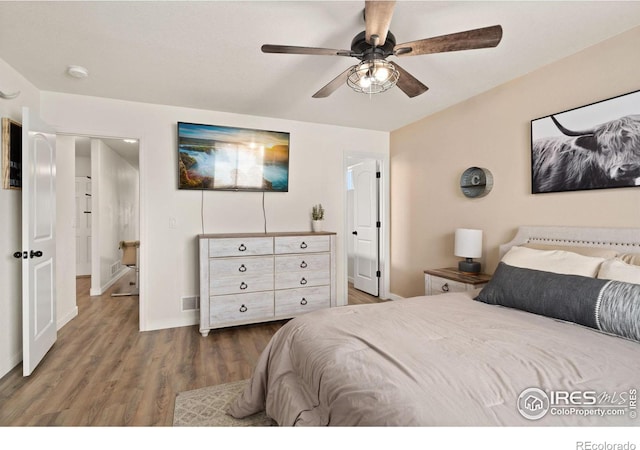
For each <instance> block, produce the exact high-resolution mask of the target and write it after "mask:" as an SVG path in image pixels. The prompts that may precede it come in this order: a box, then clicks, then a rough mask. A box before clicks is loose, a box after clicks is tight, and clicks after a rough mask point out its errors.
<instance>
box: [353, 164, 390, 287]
mask: <svg viewBox="0 0 640 450" xmlns="http://www.w3.org/2000/svg"><path fill="white" fill-rule="evenodd" d="M344 170H345V179H346V190H345V205H346V213H345V246H344V247H345V267H346V271H347V273H346V278H347V280H348V283H347V286H348V288H350V289H351V290H350V292H353V289H356V290H357V291H360V292H364V293H366V294H368V295H370V296H373V297H380V298H387V286H388V280H389V278H388V269H387V257H386V255H387V254H388V248H389V247H388V245H389V244H388V239H389V230H388V223H389V221H388V208H387V205H388V181H387V174H388V172H389V170H388V158H386V157H384V156H383V155H379V154H375V153H373V154H367V153H355V152H353V153H347V154H346V155H345V161H344ZM346 295H347V298H349V293H347V294H346Z"/></svg>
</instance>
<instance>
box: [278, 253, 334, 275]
mask: <svg viewBox="0 0 640 450" xmlns="http://www.w3.org/2000/svg"><path fill="white" fill-rule="evenodd" d="M330 261H331V257H330V256H329V254H328V253H326V254H313V255H287V256H282V255H278V256H276V272H277V273H281V272H312V271H315V270H326V271H327V272H328V271H329V264H330Z"/></svg>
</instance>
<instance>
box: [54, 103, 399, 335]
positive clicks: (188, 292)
mask: <svg viewBox="0 0 640 450" xmlns="http://www.w3.org/2000/svg"><path fill="white" fill-rule="evenodd" d="M42 114H43V118H44V119H45V120H46V121H47V122H49V123H50V124H51V125H52V126H53V127H54V128H56V129H57V130H58V131H59V132H65V133H73V134H82V135H93V136H105V137H134V138H138V139H139V140H140V175H141V185H140V192H141V205H140V211H141V219H140V221H141V235H140V240H141V247H140V258H141V261H140V265H141V268H140V274H141V285H140V290H141V328H142V329H143V330H152V329H159V328H168V327H177V326H184V325H192V324H195V323H197V321H198V317H197V314H195V313H194V312H182V311H181V301H180V298H181V297H183V296H193V295H198V291H199V290H198V267H197V245H196V236H197V235H198V234H199V233H202V232H203V231H204V232H206V233H214V232H261V231H263V229H264V224H263V217H262V206H261V204H262V194H261V193H243V192H204V193H202V192H200V191H181V190H178V189H177V184H178V183H177V172H178V170H177V135H176V124H177V122H178V121H184V122H194V123H205V124H216V125H227V126H237V127H245V128H259V129H267V130H278V131H288V132H290V133H291V151H290V157H291V160H290V183H289V192H288V193H267V194H266V196H265V206H266V215H267V227H268V231H309V230H310V229H311V223H310V213H311V207H312V205H314V204H316V203H322V204H323V206H325V209H326V217H325V229H326V230H332V231H338V232H339V235H338V239H337V246H338V254H339V255H342V254H343V247H342V246H343V245H344V244H343V243H344V237H343V236H342V233H340V231H341V230H343V229H344V211H345V205H344V200H343V199H344V197H345V196H344V189H345V186H344V174H343V154H344V152H345V151H359V152H369V153H370V152H374V153H380V154H382V155H388V152H389V134H388V133H386V132H375V131H370V130H360V129H352V128H344V127H337V126H329V125H317V124H309V123H302V122H296V121H287V120H280V119H271V118H265V117H254V116H244V115H238V114H230V113H223V112H215V111H205V110H196V109H189V108H178V107H171V106H165V105H152V104H143V103H134V102H125V101H120V100H109V99H100V98H95V97H86V96H78V95H67V94H59V93H53V92H43V93H42ZM201 205H202V216H203V217H204V228H203V225H202V223H201ZM343 266H344V264H343V261H342V259H341V258H339V259H338V267H337V271H338V280H337V282H338V286H337V287H338V292H343V290H344V287H345V283H346V277H345V275H346V267H343Z"/></svg>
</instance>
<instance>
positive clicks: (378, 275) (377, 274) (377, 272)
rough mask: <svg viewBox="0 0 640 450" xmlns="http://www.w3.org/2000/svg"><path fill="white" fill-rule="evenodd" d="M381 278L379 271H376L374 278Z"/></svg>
mask: <svg viewBox="0 0 640 450" xmlns="http://www.w3.org/2000/svg"><path fill="white" fill-rule="evenodd" d="M381 276H382V274H381V273H380V271H379V270H376V277H378V278H380V277H381Z"/></svg>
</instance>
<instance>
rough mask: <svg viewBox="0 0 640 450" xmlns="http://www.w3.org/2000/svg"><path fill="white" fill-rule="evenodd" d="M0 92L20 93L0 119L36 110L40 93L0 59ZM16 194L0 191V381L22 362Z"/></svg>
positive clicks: (3, 107)
mask: <svg viewBox="0 0 640 450" xmlns="http://www.w3.org/2000/svg"><path fill="white" fill-rule="evenodd" d="M0 90H2V91H3V92H6V93H12V92H15V91H21V93H20V95H19V96H18V97H17V98H15V99H13V100H2V99H0V116H1V117H9V118H10V119H13V120H15V121H17V122H22V107H23V106H28V107H29V108H30V109H31V110H32V111H35V112H39V110H40V92H39V91H38V90H37V89H36V88H35V86H33V85H32V84H31V83H29V82H28V81H27V80H26V79H25V78H24V77H22V75H20V74H19V73H18V72H16V71H15V70H13V68H12V67H11V66H9V65H8V64H7V63H5V62H4V61H3V60H2V59H0ZM21 201H22V194H21V191H19V190H5V189H2V188H0V248H1V249H2V252H1V254H0V287H1V289H0V377H1V376H3V375H4V374H6V373H7V372H9V371H10V370H11V369H12V368H13V367H15V366H16V365H17V364H18V363H19V362H20V361H21V360H22V325H21V322H22V265H21V262H20V260H17V259H14V258H13V256H12V254H13V252H15V251H19V250H22V248H21V247H22V246H21V242H22V230H21V223H22V222H21V206H20V204H21Z"/></svg>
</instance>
